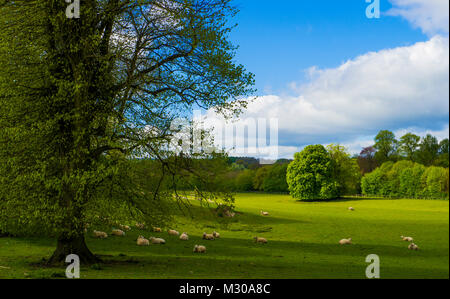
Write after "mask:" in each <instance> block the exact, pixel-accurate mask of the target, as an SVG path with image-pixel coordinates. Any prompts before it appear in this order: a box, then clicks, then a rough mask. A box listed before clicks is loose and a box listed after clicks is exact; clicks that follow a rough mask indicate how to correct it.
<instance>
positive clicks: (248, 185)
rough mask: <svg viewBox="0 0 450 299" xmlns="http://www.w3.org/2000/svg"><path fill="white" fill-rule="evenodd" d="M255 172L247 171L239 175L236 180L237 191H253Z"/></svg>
mask: <svg viewBox="0 0 450 299" xmlns="http://www.w3.org/2000/svg"><path fill="white" fill-rule="evenodd" d="M254 177H255V171H253V170H250V169H246V170H244V171H242V172H240V173H239V174H238V176H237V177H236V180H235V191H253V178H254Z"/></svg>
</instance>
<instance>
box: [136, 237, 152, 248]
mask: <svg viewBox="0 0 450 299" xmlns="http://www.w3.org/2000/svg"><path fill="white" fill-rule="evenodd" d="M137 245H138V246H150V241H149V240H147V239H146V238H144V237H143V236H139V238H138V239H137Z"/></svg>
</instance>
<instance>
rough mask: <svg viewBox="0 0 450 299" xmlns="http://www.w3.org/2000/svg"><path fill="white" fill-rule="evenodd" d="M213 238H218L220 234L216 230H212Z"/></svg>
mask: <svg viewBox="0 0 450 299" xmlns="http://www.w3.org/2000/svg"><path fill="white" fill-rule="evenodd" d="M212 234H213V236H214V238H216V239H219V238H220V234H219V233H218V232H216V231H214V232H213V233H212Z"/></svg>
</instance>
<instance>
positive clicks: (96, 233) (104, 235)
mask: <svg viewBox="0 0 450 299" xmlns="http://www.w3.org/2000/svg"><path fill="white" fill-rule="evenodd" d="M94 237H95V238H99V239H106V238H108V234H107V233H105V232H100V231H96V230H94Z"/></svg>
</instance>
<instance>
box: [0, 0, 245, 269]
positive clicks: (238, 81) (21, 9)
mask: <svg viewBox="0 0 450 299" xmlns="http://www.w3.org/2000/svg"><path fill="white" fill-rule="evenodd" d="M122 2H123V1H100V0H96V1H83V2H82V5H81V6H82V8H81V17H80V18H79V19H68V18H67V17H66V15H65V11H66V8H67V3H65V2H64V1H60V0H46V1H41V0H14V1H1V2H0V69H1V72H0V128H2V129H1V131H0V228H1V229H2V230H3V229H5V230H7V231H10V230H11V231H14V232H16V231H17V232H28V233H33V234H34V233H41V234H48V235H52V236H54V235H58V241H64V242H65V241H67V242H69V243H70V242H72V243H73V244H81V243H82V242H78V243H75V242H74V240H75V239H77V240H81V239H83V240H84V226H85V224H86V222H87V221H90V218H92V217H91V216H92V215H94V216H95V215H97V216H99V218H102V219H109V218H112V217H113V216H112V215H111V213H113V212H114V213H115V215H114V217H115V218H120V219H124V220H126V219H127V218H126V217H125V216H124V215H125V213H128V214H129V218H136V217H138V218H141V217H144V218H145V216H144V214H150V215H152V214H156V215H158V214H159V212H158V211H159V208H158V207H157V206H156V207H155V206H153V205H154V202H158V201H159V202H160V203H161V204H160V205H161V206H162V205H163V204H164V201H167V200H173V197H174V196H173V195H172V193H171V192H170V191H171V190H170V189H171V188H172V187H174V186H176V184H177V183H176V182H175V180H176V178H177V174H179V173H181V172H182V170H181V169H182V168H183V169H184V171H185V172H184V173H182V176H184V175H186V176H188V174H187V173H190V174H192V172H191V171H192V170H193V169H195V170H196V173H195V174H193V175H194V176H197V177H199V176H205V177H206V178H202V179H199V180H198V181H197V182H196V185H197V186H199V188H202V189H208V190H210V189H216V187H217V186H220V184H219V183H220V182H219V178H220V176H217V174H216V172H215V171H212V170H211V169H204V168H201V167H197V166H199V165H197V164H198V163H196V162H195V160H196V159H197V158H198V156H195V155H193V154H192V155H190V153H184V156H181V155H180V157H179V156H178V155H177V154H175V153H174V152H173V151H171V150H168V149H169V148H171V147H170V146H169V142H170V138H171V137H172V136H173V135H175V134H176V133H178V132H177V130H172V129H171V120H173V119H175V118H178V117H180V116H184V115H185V114H186V113H185V111H187V110H189V109H192V108H193V107H202V108H204V109H209V108H212V107H214V108H215V109H216V110H217V111H218V112H219V113H221V114H226V115H232V114H236V113H239V112H240V111H241V109H242V107H245V105H246V101H245V100H235V99H245V98H247V97H248V96H249V95H251V94H252V93H253V89H252V85H253V84H254V78H253V75H252V74H250V73H248V72H247V71H246V70H245V68H244V67H243V66H242V65H237V64H236V63H235V60H234V55H235V49H236V47H235V46H233V45H232V44H231V43H230V41H229V40H228V36H229V32H230V30H231V27H230V26H229V25H228V24H229V22H228V18H229V17H231V16H233V15H234V14H235V13H236V8H235V7H234V6H233V5H231V3H230V1H229V0H212V1H199V0H186V1H179V2H177V5H176V6H174V5H173V4H172V2H171V1H160V2H159V3H158V13H155V14H149V15H148V16H146V17H143V16H142V14H141V13H139V12H146V11H150V10H153V5H154V3H153V1H134V2H136V3H134V4H133V5H123V4H124V3H122ZM168 20H170V21H168ZM161 23H162V24H161ZM118 37H119V38H118ZM129 41H140V42H136V43H134V42H129ZM231 99H233V101H230V100H231ZM189 155H190V157H187V156H189ZM142 157H146V158H149V159H151V160H153V161H157V162H156V164H155V165H153V163H152V169H154V170H155V171H156V172H157V174H152V173H146V176H144V178H148V179H149V181H148V182H143V181H142V180H140V179H139V175H137V173H144V172H145V169H142V168H141V167H140V165H133V163H132V162H130V160H132V159H133V158H142ZM130 163H131V164H130ZM214 163H215V162H211V164H212V165H214ZM191 166H192V167H191ZM144 168H145V167H144ZM190 174H189V175H190ZM127 178H129V179H127ZM131 178H134V179H136V181H132V180H131ZM167 179H168V180H169V182H171V184H169V182H168V181H167ZM126 183H127V184H128V183H129V184H128V185H127V184H126ZM224 198H225V199H227V198H229V197H228V195H227V194H226V195H224ZM225 199H224V200H225ZM158 205H159V204H158ZM116 214H117V215H116ZM149 217H151V216H149ZM149 224H150V223H149ZM83 243H84V242H83ZM66 245H67V244H66ZM61 248H71V247H70V246H62V247H61ZM81 253H83V254H84V252H80V254H81ZM55 256H56V255H55ZM62 256H63V255H62V254H58V255H57V259H59V260H61V257H62ZM91 257H92V255H91Z"/></svg>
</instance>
